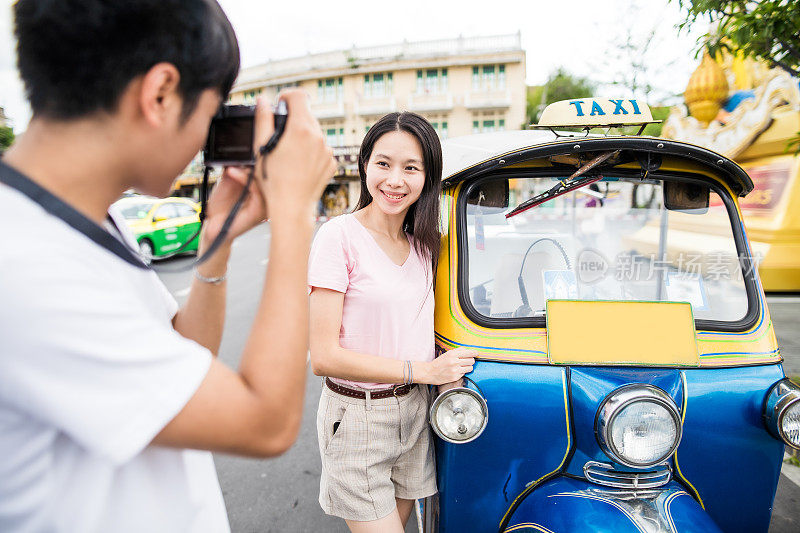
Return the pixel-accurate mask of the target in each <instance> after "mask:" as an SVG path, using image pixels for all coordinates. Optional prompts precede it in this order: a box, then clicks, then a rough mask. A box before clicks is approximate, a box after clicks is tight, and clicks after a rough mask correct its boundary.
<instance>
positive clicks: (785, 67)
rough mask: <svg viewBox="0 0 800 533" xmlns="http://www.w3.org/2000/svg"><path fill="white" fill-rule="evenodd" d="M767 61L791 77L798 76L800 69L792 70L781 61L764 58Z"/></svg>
mask: <svg viewBox="0 0 800 533" xmlns="http://www.w3.org/2000/svg"><path fill="white" fill-rule="evenodd" d="M765 59H767V61H769V62H770V63H772V64H773V66H777V67H780V68H782V69H783V70H785V71H786V72H788V73H789V74H791V75H792V76H800V69H796V70H795V69H794V68H793V67H792V66H791V65H789V64H787V63H784V62H783V61H779V60H777V59H775V58H765Z"/></svg>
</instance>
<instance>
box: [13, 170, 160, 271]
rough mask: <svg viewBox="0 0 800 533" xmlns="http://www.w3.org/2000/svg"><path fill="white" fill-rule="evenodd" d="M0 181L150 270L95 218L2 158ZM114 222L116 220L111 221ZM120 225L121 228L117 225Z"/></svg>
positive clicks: (103, 245)
mask: <svg viewBox="0 0 800 533" xmlns="http://www.w3.org/2000/svg"><path fill="white" fill-rule="evenodd" d="M0 183H4V184H5V185H7V186H9V187H11V188H12V189H14V190H16V191H18V192H19V193H21V194H23V195H25V196H27V197H28V198H29V199H30V200H31V201H33V202H35V203H36V204H38V205H39V206H40V207H41V208H42V209H44V210H45V211H46V212H47V213H49V214H50V215H52V216H54V217H56V218H58V219H60V220H61V221H63V222H64V223H65V224H67V225H68V226H70V227H72V228H73V229H74V230H75V231H78V232H80V233H82V234H83V235H85V236H86V237H87V238H88V239H90V240H91V241H93V242H94V243H95V244H97V245H98V246H101V247H103V248H105V249H106V250H108V251H109V252H111V253H112V254H114V255H116V256H117V257H119V258H120V259H122V260H123V261H125V262H127V263H129V264H131V265H133V266H135V267H137V268H142V269H145V270H147V269H148V268H149V267H148V266H147V265H146V264H144V261H142V259H141V258H140V256H139V254H138V253H137V252H135V251H133V250H131V249H130V248H128V247H127V246H126V245H125V244H123V243H122V241H120V240H119V239H117V238H116V237H114V236H113V235H111V234H110V233H109V232H107V231H106V230H105V229H103V228H102V227H101V226H99V225H97V224H96V223H95V222H94V221H93V220H91V219H89V218H88V217H86V216H85V215H84V214H83V213H81V212H80V211H78V210H77V209H75V208H74V207H72V206H71V205H69V204H68V203H66V202H64V201H63V200H61V199H60V198H59V197H58V196H56V195H54V194H53V193H51V192H50V191H48V190H47V189H45V188H44V187H42V186H41V185H39V184H38V183H36V182H35V181H33V180H31V179H30V178H28V177H27V176H25V175H24V174H22V173H21V172H19V171H18V170H16V169H14V168H12V167H10V166H8V165H7V164H6V163H4V162H3V161H2V160H0ZM112 222H113V221H112ZM117 229H119V228H117Z"/></svg>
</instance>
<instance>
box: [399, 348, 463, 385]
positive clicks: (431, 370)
mask: <svg viewBox="0 0 800 533" xmlns="http://www.w3.org/2000/svg"><path fill="white" fill-rule="evenodd" d="M417 364H419V363H417ZM474 364H475V352H474V351H473V350H470V349H467V348H456V349H454V350H450V351H448V352H444V353H443V354H442V355H440V356H439V357H437V358H436V359H434V360H433V361H431V362H430V363H424V366H423V367H422V370H423V373H422V375H421V376H420V377H419V379H415V380H414V381H415V382H417V383H425V384H428V385H443V384H445V383H451V382H453V381H456V380H460V379H461V378H462V377H463V376H464V374H468V373H469V372H472V365H474Z"/></svg>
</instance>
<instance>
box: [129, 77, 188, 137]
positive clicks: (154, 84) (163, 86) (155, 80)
mask: <svg viewBox="0 0 800 533" xmlns="http://www.w3.org/2000/svg"><path fill="white" fill-rule="evenodd" d="M180 79H181V75H180V73H179V72H178V69H177V68H175V65H173V64H172V63H157V64H155V65H153V66H152V67H151V68H150V70H148V71H147V73H146V74H145V75H144V77H143V78H142V84H141V90H140V91H139V107H140V109H141V111H142V115H143V117H144V119H145V121H146V122H147V123H148V124H150V125H152V126H159V125H162V124H164V123H165V122H167V121H168V120H170V117H171V116H172V115H173V114H174V113H176V112H177V113H180V111H181V106H182V103H183V99H182V98H181V95H180V93H179V91H178V86H179V83H180Z"/></svg>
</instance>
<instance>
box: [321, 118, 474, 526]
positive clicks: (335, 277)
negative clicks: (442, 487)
mask: <svg viewBox="0 0 800 533" xmlns="http://www.w3.org/2000/svg"><path fill="white" fill-rule="evenodd" d="M358 169H359V175H360V177H361V197H360V199H359V202H358V206H357V207H356V211H355V212H354V213H351V214H348V215H344V216H341V217H338V218H334V219H332V220H330V221H329V222H327V223H326V224H325V225H323V226H322V227H321V228H320V230H319V232H318V233H317V236H316V238H315V240H314V245H313V247H312V251H311V257H310V260H309V281H308V283H309V286H310V288H311V323H312V324H314V327H313V328H312V330H311V346H310V347H311V363H312V365H313V367H314V372H315V373H316V374H317V375H322V376H327V377H326V379H325V386H324V388H323V393H322V396H321V399H320V405H319V411H318V413H317V434H318V439H319V447H320V454H321V456H322V476H321V480H320V495H319V502H320V505H321V506H322V508H323V510H324V511H325V512H326V513H328V514H331V515H334V516H339V517H341V518H344V519H345V520H346V521H347V524H348V526H349V527H350V529H351V531H356V532H362V531H364V532H366V531H381V532H386V531H401V530H402V528H403V526H404V525H405V523H406V521H407V520H408V518H409V515H410V513H411V509H412V506H413V502H414V500H416V499H419V498H424V497H427V496H431V495H433V494H435V493H436V479H435V471H434V465H433V446H432V443H431V436H430V428H429V426H428V423H427V422H428V421H427V416H428V415H427V413H428V404H429V397H428V388H427V387H420V386H417V384H432V385H442V384H446V383H450V382H453V381H456V380H460V379H461V377H462V376H463V375H464V373H466V372H469V371H471V369H472V364H473V362H474V360H473V358H472V356H471V354H470V352H468V351H466V350H464V349H463V348H461V349H456V350H453V351H451V352H447V353H444V354H442V355H441V356H439V357H438V358H434V337H433V307H434V304H433V275H434V273H435V268H436V266H435V259H436V257H437V256H438V252H439V239H440V236H439V230H438V221H439V198H438V197H439V192H440V178H441V172H442V152H441V146H440V144H439V139H438V137H437V136H436V132H435V131H434V129H433V128H432V126H431V125H430V124H429V123H428V122H427V121H426V120H425V119H424V118H422V117H420V116H419V115H415V114H413V113H392V114H390V115H386V116H385V117H383V118H382V119H380V120H379V121H378V122H377V123H376V124H375V125H374V126H373V127H372V128H370V130H369V132H368V133H367V136H366V137H365V139H364V142H363V144H362V145H361V150H360V153H359V157H358ZM398 437H400V438H398Z"/></svg>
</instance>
